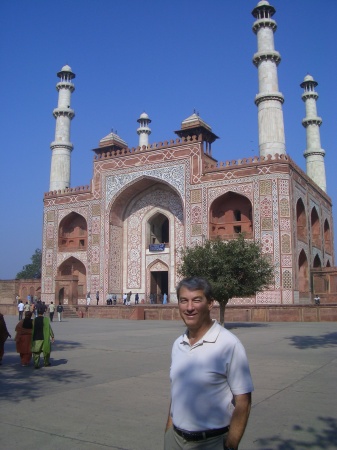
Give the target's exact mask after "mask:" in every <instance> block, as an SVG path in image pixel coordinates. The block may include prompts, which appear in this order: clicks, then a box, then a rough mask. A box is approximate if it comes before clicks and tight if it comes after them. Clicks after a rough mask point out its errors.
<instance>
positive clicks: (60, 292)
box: [58, 287, 64, 305]
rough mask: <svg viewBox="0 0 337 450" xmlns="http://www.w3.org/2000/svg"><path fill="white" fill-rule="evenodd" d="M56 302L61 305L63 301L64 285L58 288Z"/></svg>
mask: <svg viewBox="0 0 337 450" xmlns="http://www.w3.org/2000/svg"><path fill="white" fill-rule="evenodd" d="M58 302H59V303H61V305H63V303H64V287H63V288H61V289H60V290H59V298H58Z"/></svg>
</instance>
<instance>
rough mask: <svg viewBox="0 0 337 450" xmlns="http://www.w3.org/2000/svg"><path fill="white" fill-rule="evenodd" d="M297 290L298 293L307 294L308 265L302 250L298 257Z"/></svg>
mask: <svg viewBox="0 0 337 450" xmlns="http://www.w3.org/2000/svg"><path fill="white" fill-rule="evenodd" d="M298 290H299V292H302V293H303V292H309V264H308V258H307V255H306V253H305V251H304V250H301V252H300V254H299V257H298Z"/></svg>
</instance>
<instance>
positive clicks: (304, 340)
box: [289, 333, 337, 350]
mask: <svg viewBox="0 0 337 450" xmlns="http://www.w3.org/2000/svg"><path fill="white" fill-rule="evenodd" d="M289 340H290V341H291V342H290V343H291V345H293V346H294V347H296V348H299V349H301V350H305V349H307V348H323V347H334V346H335V345H337V333H327V334H322V335H321V336H293V337H291V338H289Z"/></svg>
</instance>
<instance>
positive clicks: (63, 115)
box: [49, 65, 75, 191]
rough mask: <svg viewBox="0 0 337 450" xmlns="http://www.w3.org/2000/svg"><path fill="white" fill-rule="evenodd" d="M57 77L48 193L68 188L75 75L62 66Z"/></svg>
mask: <svg viewBox="0 0 337 450" xmlns="http://www.w3.org/2000/svg"><path fill="white" fill-rule="evenodd" d="M57 76H58V77H59V78H60V81H59V82H58V83H57V85H56V89H57V90H58V93H59V96H58V104H57V108H55V109H54V111H53V116H54V117H55V119H56V128H55V140H54V141H53V142H52V143H51V144H50V148H51V151H52V157H51V168H50V186H49V190H50V191H55V190H59V189H65V188H68V187H69V186H70V154H71V152H72V150H73V144H72V143H71V142H70V123H71V120H72V118H73V117H74V116H75V112H74V111H73V110H72V109H71V108H70V99H71V94H72V93H73V92H74V90H75V86H74V85H73V83H72V82H71V80H72V79H73V78H75V74H74V73H73V72H72V71H71V67H69V66H67V65H66V66H63V67H62V69H61V71H60V72H58V74H57Z"/></svg>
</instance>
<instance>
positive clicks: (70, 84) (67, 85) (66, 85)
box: [56, 81, 75, 92]
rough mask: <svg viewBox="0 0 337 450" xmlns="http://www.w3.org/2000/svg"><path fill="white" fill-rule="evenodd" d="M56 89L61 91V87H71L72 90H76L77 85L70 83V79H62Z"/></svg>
mask: <svg viewBox="0 0 337 450" xmlns="http://www.w3.org/2000/svg"><path fill="white" fill-rule="evenodd" d="M56 89H57V90H58V91H59V90H60V89H69V90H70V91H71V92H74V90H75V85H74V84H73V83H70V82H69V81H60V82H59V83H57V84H56Z"/></svg>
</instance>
